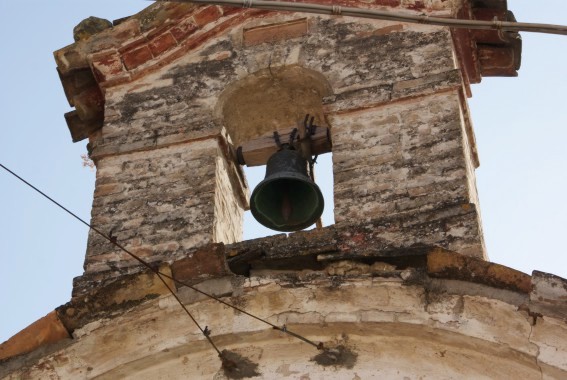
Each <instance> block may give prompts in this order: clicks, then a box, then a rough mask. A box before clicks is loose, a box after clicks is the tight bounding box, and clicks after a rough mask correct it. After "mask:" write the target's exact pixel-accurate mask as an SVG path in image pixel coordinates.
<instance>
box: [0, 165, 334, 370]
mask: <svg viewBox="0 0 567 380" xmlns="http://www.w3.org/2000/svg"><path fill="white" fill-rule="evenodd" d="M0 167H2V168H3V169H4V170H6V171H7V172H8V173H10V174H12V175H13V176H14V177H16V178H17V179H19V180H20V181H22V182H23V183H24V184H26V185H27V186H29V187H30V188H32V189H33V190H35V191H36V192H38V193H39V194H41V195H42V196H43V197H45V198H46V199H48V200H49V201H51V202H52V203H54V204H55V205H57V206H58V207H59V208H61V209H62V210H64V211H65V212H67V213H68V214H69V215H71V216H72V217H74V218H75V219H76V220H78V221H79V222H81V223H82V224H84V225H85V226H87V227H88V228H90V229H92V230H93V231H94V232H96V233H97V234H99V235H100V236H102V237H103V238H105V239H106V240H108V241H109V242H110V243H112V244H114V245H115V246H116V247H117V248H119V249H120V250H122V251H124V252H125V253H127V254H128V255H129V256H130V257H132V258H133V259H135V260H136V261H138V262H139V263H140V264H142V265H143V266H144V267H146V268H148V269H149V270H150V271H152V272H153V273H155V274H156V275H157V276H158V277H159V279H160V280H161V281H162V282H163V284H164V285H165V286H166V288H167V289H168V290H169V292H170V293H171V295H172V296H173V297H174V298H175V300H176V301H177V302H178V303H179V305H180V306H181V307H182V308H183V310H184V311H185V313H186V314H187V315H188V316H189V318H191V320H192V321H193V322H194V323H195V325H196V326H197V327H198V329H199V330H200V331H201V333H202V334H203V335H204V336H205V338H207V340H208V341H209V343H210V344H211V345H212V346H213V348H214V349H215V351H216V352H217V353H218V355H219V357H220V358H221V361H222V363H223V365H224V363H226V362H227V360H228V359H227V358H225V357H224V356H223V354H222V352H221V351H220V350H219V349H218V347H217V346H216V345H215V343H214V342H213V341H212V339H211V337H210V332H207V331H209V330H208V329H207V328H205V329H203V328H201V326H200V325H199V323H198V322H197V320H196V319H195V318H194V317H193V315H192V314H191V312H189V310H188V309H187V307H186V306H185V305H184V304H183V302H182V301H181V300H180V299H179V297H178V296H177V294H175V291H174V290H173V289H172V288H171V287H170V285H169V284H168V283H167V282H166V281H165V280H164V278H167V279H170V280H172V281H174V282H175V283H176V284H178V285H181V286H186V287H188V288H189V289H191V290H193V291H195V292H197V293H199V294H202V295H204V296H206V297H208V298H210V299H212V300H215V301H217V302H219V303H221V304H223V305H225V306H228V307H230V308H232V309H234V310H236V311H238V312H240V313H242V314H244V315H247V316H249V317H251V318H254V319H256V320H258V321H260V322H263V323H265V324H267V325H269V326H271V327H272V328H273V329H274V330H278V331H281V332H283V333H285V334H288V335H290V336H292V337H294V338H297V339H299V340H301V341H303V342H305V343H307V344H310V345H312V346H313V347H315V348H317V349H318V350H322V349H323V348H324V346H323V343H315V342H313V341H311V340H309V339H307V338H305V337H304V336H301V335H299V334H297V333H294V332H293V331H290V330H288V329H287V327H286V326H285V325H284V326H283V327H280V326H277V325H275V324H273V323H271V322H269V321H266V320H265V319H262V318H260V317H258V316H255V315H254V314H251V313H249V312H247V311H246V310H244V309H242V308H239V307H238V306H235V305H232V304H230V303H228V302H226V301H223V300H221V299H220V298H217V297H215V296H214V295H212V294H209V293H207V292H204V291H202V290H200V289H198V288H196V287H194V286H192V285H190V284H187V283H185V282H183V281H179V280H177V279H176V278H175V277H173V276H170V275H169V274H167V273H163V272H161V271H160V270H159V269H157V268H155V267H154V266H152V265H150V264H149V263H148V262H146V261H145V260H143V259H142V258H140V257H139V256H138V255H136V254H134V253H132V252H130V251H129V250H128V249H126V248H125V247H124V246H123V245H121V244H120V243H118V241H117V239H116V237H114V236H112V237H111V236H108V235H107V234H105V233H104V232H102V231H100V230H99V229H98V228H96V227H94V226H92V225H91V224H89V223H87V222H86V221H84V220H83V219H82V218H80V217H79V216H77V215H76V214H75V213H73V212H72V211H70V210H69V209H67V208H66V207H64V206H63V205H61V204H60V203H59V202H57V201H56V200H54V199H53V198H51V197H50V196H48V195H47V194H45V193H44V192H43V191H41V190H39V189H38V188H37V187H35V186H34V185H32V184H31V183H29V182H28V181H26V180H25V179H23V178H22V177H20V176H19V175H18V174H16V173H15V172H13V171H12V170H10V169H8V168H7V167H6V166H4V165H3V164H2V163H0Z"/></svg>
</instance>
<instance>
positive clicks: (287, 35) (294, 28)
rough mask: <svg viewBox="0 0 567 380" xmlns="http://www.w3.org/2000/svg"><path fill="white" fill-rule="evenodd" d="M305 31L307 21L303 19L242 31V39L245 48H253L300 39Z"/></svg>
mask: <svg viewBox="0 0 567 380" xmlns="http://www.w3.org/2000/svg"><path fill="white" fill-rule="evenodd" d="M307 30H308V27H307V19H305V18H304V19H300V20H294V21H288V22H284V23H279V24H269V25H262V26H257V27H253V28H249V29H244V31H243V36H242V38H243V41H244V45H245V46H253V45H259V44H262V43H266V42H268V43H275V42H279V41H285V40H288V39H292V38H297V37H301V36H303V35H306V34H307Z"/></svg>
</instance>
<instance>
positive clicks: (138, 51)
mask: <svg viewBox="0 0 567 380" xmlns="http://www.w3.org/2000/svg"><path fill="white" fill-rule="evenodd" d="M151 59H153V55H152V51H151V50H150V48H149V47H148V46H147V45H142V46H140V47H138V48H135V49H133V50H128V51H125V52H124V53H123V54H122V61H123V62H124V66H126V69H128V70H132V69H135V68H136V67H138V66H140V65H143V64H144V63H146V62H148V61H149V60H151Z"/></svg>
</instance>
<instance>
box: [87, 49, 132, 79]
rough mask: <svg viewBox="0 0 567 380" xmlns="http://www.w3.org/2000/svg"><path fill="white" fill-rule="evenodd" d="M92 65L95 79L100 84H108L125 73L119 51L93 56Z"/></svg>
mask: <svg viewBox="0 0 567 380" xmlns="http://www.w3.org/2000/svg"><path fill="white" fill-rule="evenodd" d="M91 65H92V68H93V72H94V74H95V77H96V79H97V81H98V82H99V83H101V82H106V81H108V80H110V79H111V78H114V77H117V76H120V75H122V74H124V73H125V70H124V65H123V64H122V60H121V59H120V54H119V53H118V52H117V51H109V52H104V53H100V54H96V55H93V56H92V58H91Z"/></svg>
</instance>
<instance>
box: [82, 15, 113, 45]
mask: <svg viewBox="0 0 567 380" xmlns="http://www.w3.org/2000/svg"><path fill="white" fill-rule="evenodd" d="M108 28H112V23H111V22H110V21H108V20H105V19H102V18H99V17H94V16H91V17H89V18H86V19H84V20H83V21H81V22H80V23H79V24H78V25H77V26H75V28H74V29H73V38H74V39H75V42H76V41H81V40H86V39H88V38H90V37H91V36H93V35H95V34H97V33H100V32H102V31H103V30H106V29H108Z"/></svg>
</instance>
